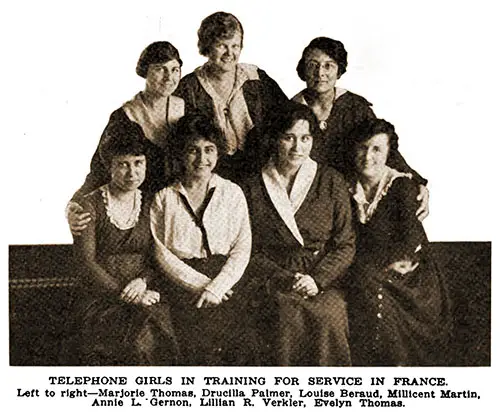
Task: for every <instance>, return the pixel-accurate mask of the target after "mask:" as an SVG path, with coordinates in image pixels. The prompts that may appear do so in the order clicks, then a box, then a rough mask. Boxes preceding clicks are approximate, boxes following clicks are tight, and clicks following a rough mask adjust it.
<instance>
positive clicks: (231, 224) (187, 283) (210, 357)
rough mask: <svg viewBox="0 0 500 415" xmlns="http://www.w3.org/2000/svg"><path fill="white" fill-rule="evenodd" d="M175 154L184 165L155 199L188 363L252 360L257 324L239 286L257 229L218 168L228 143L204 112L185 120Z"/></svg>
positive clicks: (159, 245)
mask: <svg viewBox="0 0 500 415" xmlns="http://www.w3.org/2000/svg"><path fill="white" fill-rule="evenodd" d="M176 137H177V139H176V147H175V151H174V154H175V156H176V158H177V159H178V160H179V162H180V164H181V165H182V166H183V170H182V172H181V174H180V176H179V178H178V180H177V181H175V182H174V183H173V184H171V185H169V186H168V187H166V188H164V189H162V190H161V191H160V192H158V193H157V194H156V196H155V199H154V203H153V205H152V208H151V227H152V231H153V236H154V239H155V242H156V259H157V262H158V265H159V267H160V269H161V271H162V272H163V274H164V276H165V277H166V280H167V281H168V282H169V283H170V284H169V285H170V288H169V292H170V293H172V296H171V297H169V298H172V316H173V319H174V327H175V329H176V332H177V334H178V336H179V343H180V345H181V350H182V353H183V360H182V364H185V365H237V364H241V365H248V364H252V363H253V357H252V356H253V354H254V352H255V349H256V348H255V345H254V341H253V340H252V336H251V335H252V327H251V326H250V324H247V321H248V318H247V316H248V314H247V313H245V311H244V305H245V304H246V298H245V295H244V294H243V293H242V292H241V290H239V289H238V288H236V287H237V283H238V282H239V280H240V278H241V277H242V275H243V272H244V270H245V268H246V266H247V264H248V260H249V258H250V251H251V244H252V242H251V232H250V221H249V217H248V209H247V203H246V200H245V196H244V195H243V192H242V190H241V189H240V187H239V186H238V185H236V184H234V183H232V182H230V181H229V180H226V179H223V178H222V177H220V176H218V175H217V174H215V173H214V169H215V167H216V166H217V161H218V157H219V154H224V151H225V141H224V140H223V138H222V135H221V134H220V131H219V130H218V129H217V128H216V126H215V125H214V124H213V123H212V122H211V120H209V119H207V118H206V117H205V116H203V115H201V114H194V113H193V114H189V115H186V116H185V117H183V118H182V119H181V120H180V121H179V123H178V128H177V136H176Z"/></svg>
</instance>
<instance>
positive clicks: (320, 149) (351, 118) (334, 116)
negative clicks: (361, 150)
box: [293, 91, 427, 185]
mask: <svg viewBox="0 0 500 415" xmlns="http://www.w3.org/2000/svg"><path fill="white" fill-rule="evenodd" d="M304 92H305V91H302V92H301V93H299V94H297V95H296V96H295V97H294V98H293V100H294V101H296V102H300V103H302V104H305V105H307V101H306V100H305V98H304ZM372 118H376V115H375V113H374V112H373V110H372V104H371V103H370V102H368V101H367V100H366V99H365V98H363V97H362V96H360V95H356V94H354V93H352V92H350V91H346V92H345V93H343V94H342V95H340V96H339V97H338V98H337V99H336V100H335V102H334V103H333V107H332V110H331V112H330V115H329V116H328V118H327V120H326V128H325V129H324V130H321V129H318V131H317V132H316V133H315V136H314V145H313V149H312V151H311V158H312V159H313V160H316V161H317V162H318V163H320V164H325V165H328V166H332V167H333V168H335V169H336V170H338V171H339V172H341V173H342V174H344V176H346V177H348V176H349V175H350V174H351V172H352V168H353V167H352V163H351V162H350V160H351V159H352V157H350V155H349V152H350V151H352V149H351V147H352V145H351V144H350V143H349V137H350V134H351V132H352V131H353V130H354V129H355V128H356V127H357V126H358V125H359V124H361V123H362V122H363V121H365V120H367V119H372ZM387 165H388V166H390V167H392V168H394V169H396V170H398V171H401V172H404V173H411V174H412V175H413V179H414V180H415V181H416V182H417V183H419V184H424V185H425V184H426V183H427V181H426V180H425V179H424V178H422V177H421V176H420V175H419V174H418V173H417V172H416V171H415V170H413V169H412V168H411V167H410V166H408V164H407V163H406V161H405V159H404V158H403V156H402V155H401V154H400V153H399V151H398V150H397V149H396V151H391V153H390V155H389V159H388V160H387Z"/></svg>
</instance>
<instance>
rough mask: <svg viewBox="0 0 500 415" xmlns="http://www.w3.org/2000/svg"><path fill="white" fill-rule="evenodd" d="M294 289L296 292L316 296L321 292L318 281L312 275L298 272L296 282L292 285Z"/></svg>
mask: <svg viewBox="0 0 500 415" xmlns="http://www.w3.org/2000/svg"><path fill="white" fill-rule="evenodd" d="M292 290H294V291H295V292H296V293H298V294H300V295H302V296H304V297H305V298H306V297H314V296H315V295H316V294H318V293H319V289H318V286H317V285H316V281H314V279H313V277H311V276H310V275H305V274H301V273H299V272H297V273H296V274H295V284H293V286H292Z"/></svg>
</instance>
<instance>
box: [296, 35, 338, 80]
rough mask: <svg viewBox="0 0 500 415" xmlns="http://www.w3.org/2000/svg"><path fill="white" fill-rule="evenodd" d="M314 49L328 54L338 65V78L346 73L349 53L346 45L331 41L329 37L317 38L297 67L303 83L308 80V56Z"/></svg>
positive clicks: (308, 46)
mask: <svg viewBox="0 0 500 415" xmlns="http://www.w3.org/2000/svg"><path fill="white" fill-rule="evenodd" d="M314 49H318V50H320V51H321V52H323V53H326V54H327V55H328V56H329V57H330V58H331V59H333V60H334V61H335V62H336V63H337V65H338V67H339V70H338V78H340V77H341V76H342V75H343V74H344V73H345V71H346V69H347V51H346V50H345V48H344V44H343V43H342V42H340V41H339V40H334V39H330V38H329V37H317V38H316V39H313V40H311V43H309V45H307V46H306V48H305V49H304V51H303V52H302V57H301V58H300V61H299V63H298V65H297V73H298V75H299V78H300V79H302V80H303V81H305V80H306V56H307V54H308V53H309V52H311V51H312V50H314Z"/></svg>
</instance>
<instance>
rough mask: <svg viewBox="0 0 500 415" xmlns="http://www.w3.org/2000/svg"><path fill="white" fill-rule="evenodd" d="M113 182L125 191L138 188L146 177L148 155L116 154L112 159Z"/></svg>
mask: <svg viewBox="0 0 500 415" xmlns="http://www.w3.org/2000/svg"><path fill="white" fill-rule="evenodd" d="M110 170H111V182H112V183H113V185H114V186H115V187H116V188H118V189H120V190H121V191H123V192H130V191H133V190H136V189H137V188H138V187H139V186H140V185H141V184H142V182H144V179H145V177H146V156H145V155H140V156H133V155H124V156H115V157H113V159H112V160H111V167H110Z"/></svg>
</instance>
